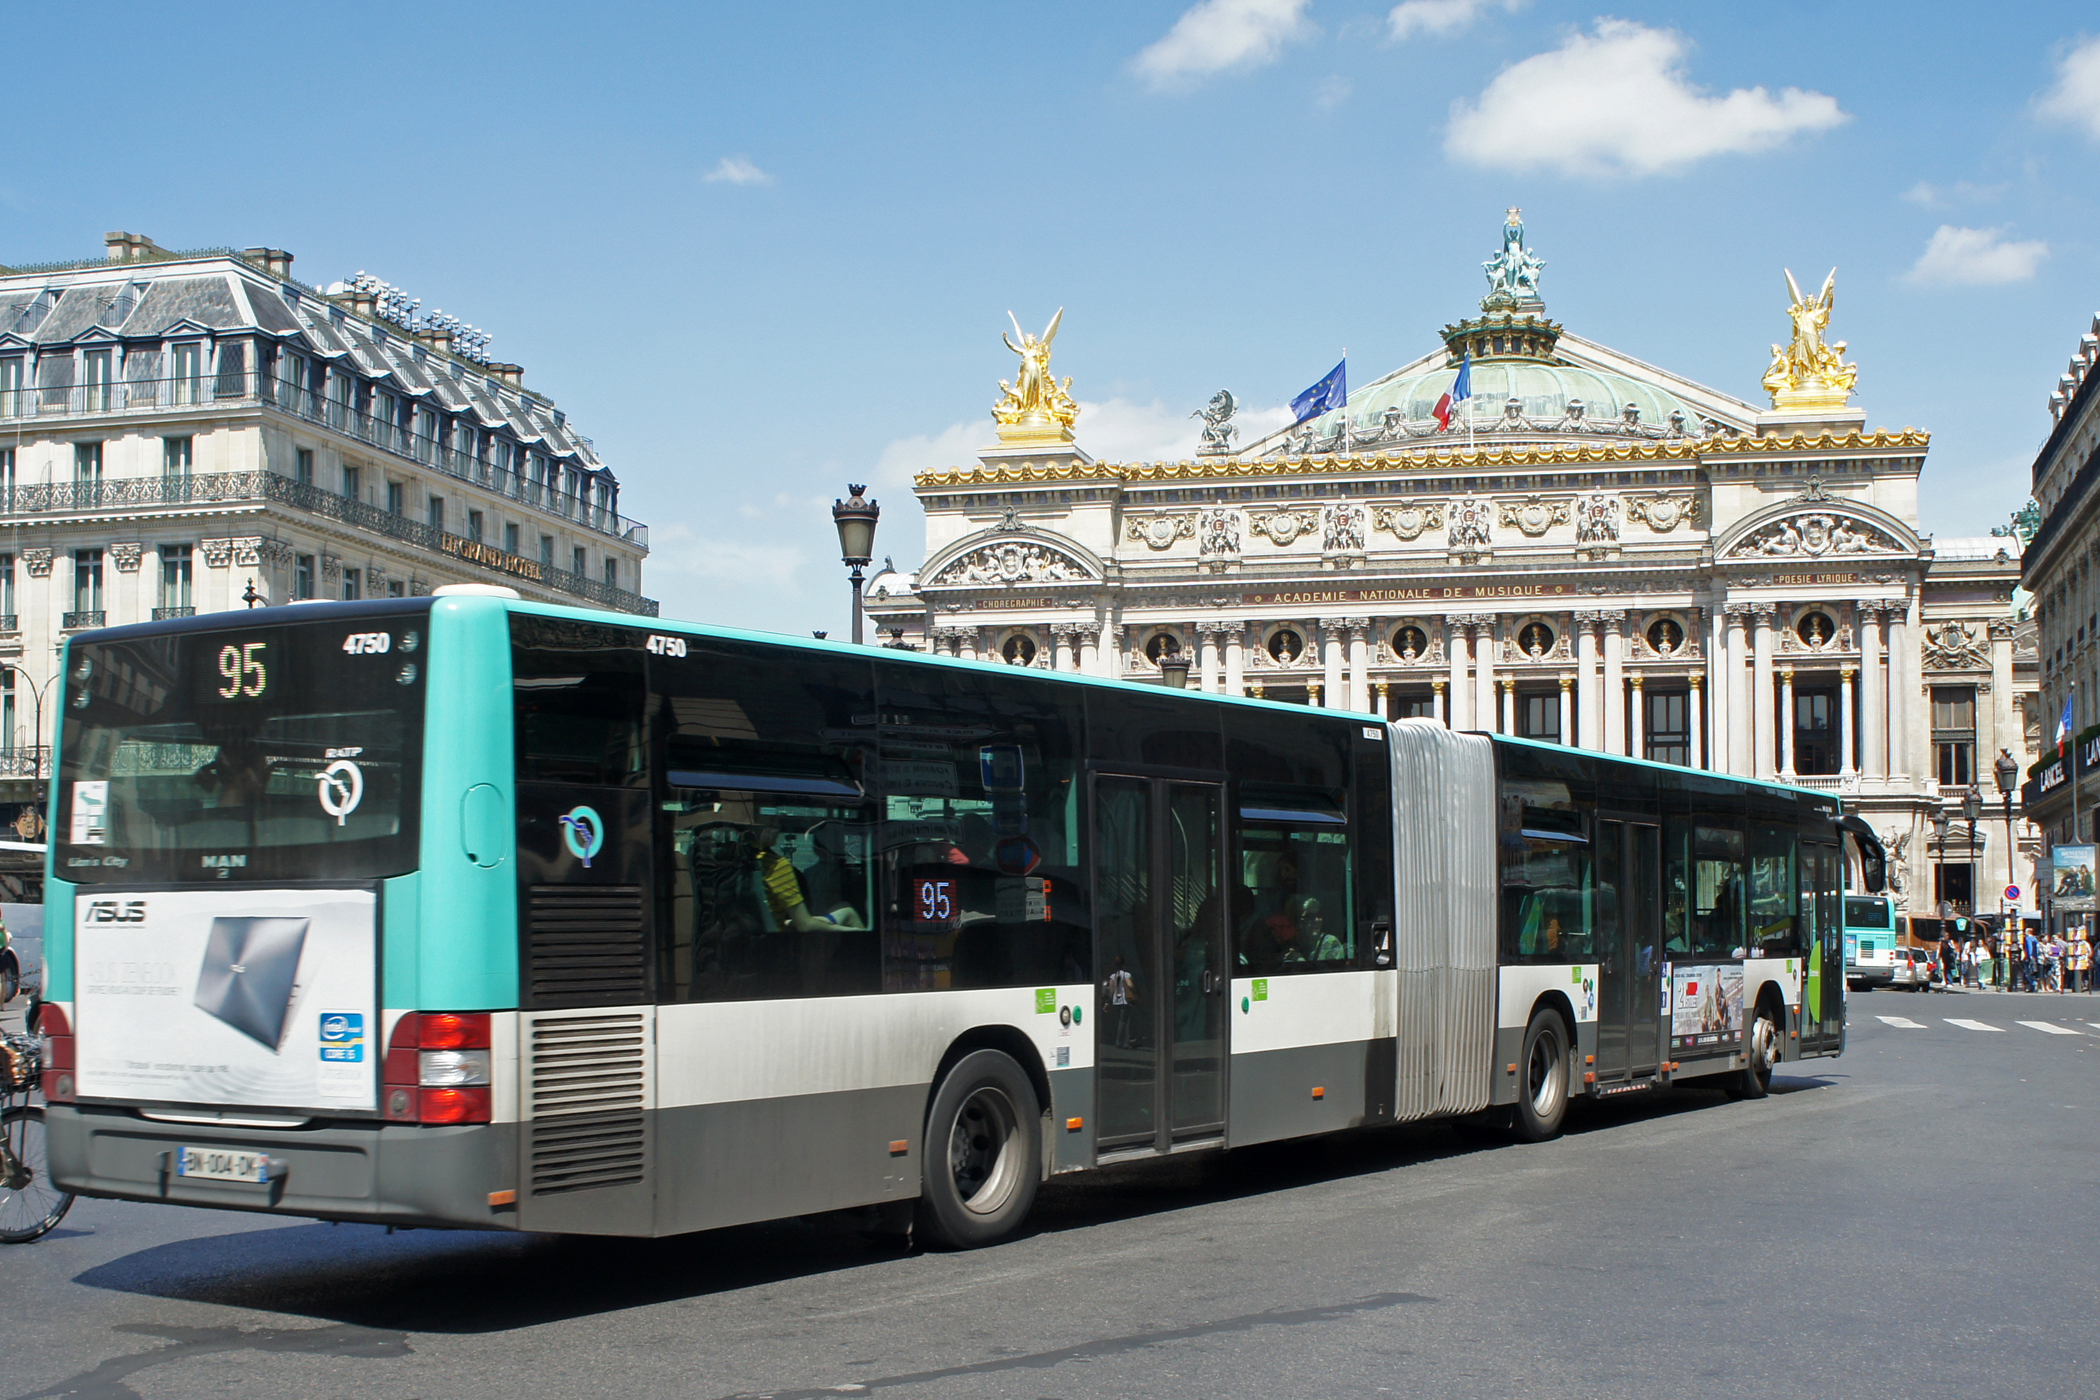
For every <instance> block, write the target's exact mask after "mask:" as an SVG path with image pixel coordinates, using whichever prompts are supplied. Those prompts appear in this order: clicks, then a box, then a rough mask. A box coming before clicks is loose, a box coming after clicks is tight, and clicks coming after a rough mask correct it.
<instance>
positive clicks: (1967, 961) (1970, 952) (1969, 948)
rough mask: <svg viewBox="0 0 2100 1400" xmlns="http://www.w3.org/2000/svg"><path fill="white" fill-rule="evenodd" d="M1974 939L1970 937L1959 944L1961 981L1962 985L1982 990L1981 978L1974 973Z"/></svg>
mask: <svg viewBox="0 0 2100 1400" xmlns="http://www.w3.org/2000/svg"><path fill="white" fill-rule="evenodd" d="M1977 941H1978V940H1976V939H1974V938H1971V939H1969V940H1968V941H1967V942H1966V943H1964V944H1962V945H1961V982H1962V985H1963V986H1964V987H1974V988H1975V989H1976V990H1977V991H1979V992H1980V991H1982V990H1983V980H1982V979H1981V978H1980V977H1978V976H1977V973H1976V944H1977Z"/></svg>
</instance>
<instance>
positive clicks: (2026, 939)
mask: <svg viewBox="0 0 2100 1400" xmlns="http://www.w3.org/2000/svg"><path fill="white" fill-rule="evenodd" d="M2020 955H2021V959H2022V969H2023V970H2024V971H2025V972H2026V974H2027V990H2028V991H2030V992H2038V991H2040V990H2041V989H2042V988H2041V985H2040V982H2041V971H2042V940H2041V939H2039V938H2037V937H2035V934H2034V930H2033V929H2029V930H2027V932H2026V934H2025V935H2024V936H2022V938H2021V940H2020Z"/></svg>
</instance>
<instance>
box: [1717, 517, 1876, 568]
mask: <svg viewBox="0 0 2100 1400" xmlns="http://www.w3.org/2000/svg"><path fill="white" fill-rule="evenodd" d="M1910 552H1911V551H1910V549H1909V548H1908V547H1907V546H1906V545H1904V544H1903V542H1902V541H1900V540H1898V539H1897V538H1896V537H1895V536H1894V535H1891V534H1890V533H1889V532H1888V531H1886V530H1884V529H1882V528H1881V527H1880V526H1879V525H1876V524H1874V523H1873V522H1872V521H1868V520H1863V519H1860V518H1859V517H1857V516H1853V515H1848V514H1842V513H1839V512H1836V511H1828V510H1798V511H1794V512H1792V513H1790V514H1788V515H1783V516H1781V517H1780V518H1778V519H1777V520H1772V521H1768V522H1766V523H1765V524H1763V525H1760V526H1758V527H1757V528H1756V529H1754V530H1751V531H1749V532H1747V533H1746V534H1744V535H1743V537H1742V538H1741V539H1739V540H1737V541H1736V542H1735V543H1734V544H1732V545H1730V546H1729V547H1728V552H1727V553H1726V554H1725V555H1723V556H1722V557H1723V558H1727V559H1839V558H1845V557H1847V556H1851V555H1861V554H1908V553H1910Z"/></svg>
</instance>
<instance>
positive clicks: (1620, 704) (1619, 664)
mask: <svg viewBox="0 0 2100 1400" xmlns="http://www.w3.org/2000/svg"><path fill="white" fill-rule="evenodd" d="M1603 618H1604V713H1603V715H1602V716H1601V718H1602V719H1603V721H1604V751H1605V752H1606V753H1617V754H1623V753H1625V752H1626V672H1625V669H1624V665H1623V656H1622V654H1621V652H1622V648H1623V647H1624V646H1625V641H1626V639H1625V636H1624V632H1625V628H1626V614H1625V613H1623V612H1616V611H1614V612H1607V613H1605V614H1604V615H1603Z"/></svg>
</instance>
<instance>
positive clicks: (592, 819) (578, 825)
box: [561, 807, 605, 870]
mask: <svg viewBox="0 0 2100 1400" xmlns="http://www.w3.org/2000/svg"><path fill="white" fill-rule="evenodd" d="M561 839H562V840H563V841H565V842H567V843H568V847H569V854H571V855H573V856H575V857H576V858H577V859H578V860H580V861H582V862H583V868H584V869H586V870H588V869H590V868H591V857H592V856H595V855H597V854H598V852H599V850H600V849H601V848H603V847H604V845H605V819H604V818H603V817H601V816H599V815H598V813H597V810H596V809H595V808H591V807H571V808H570V809H569V811H568V813H567V815H565V816H564V817H563V818H562V819H561Z"/></svg>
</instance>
